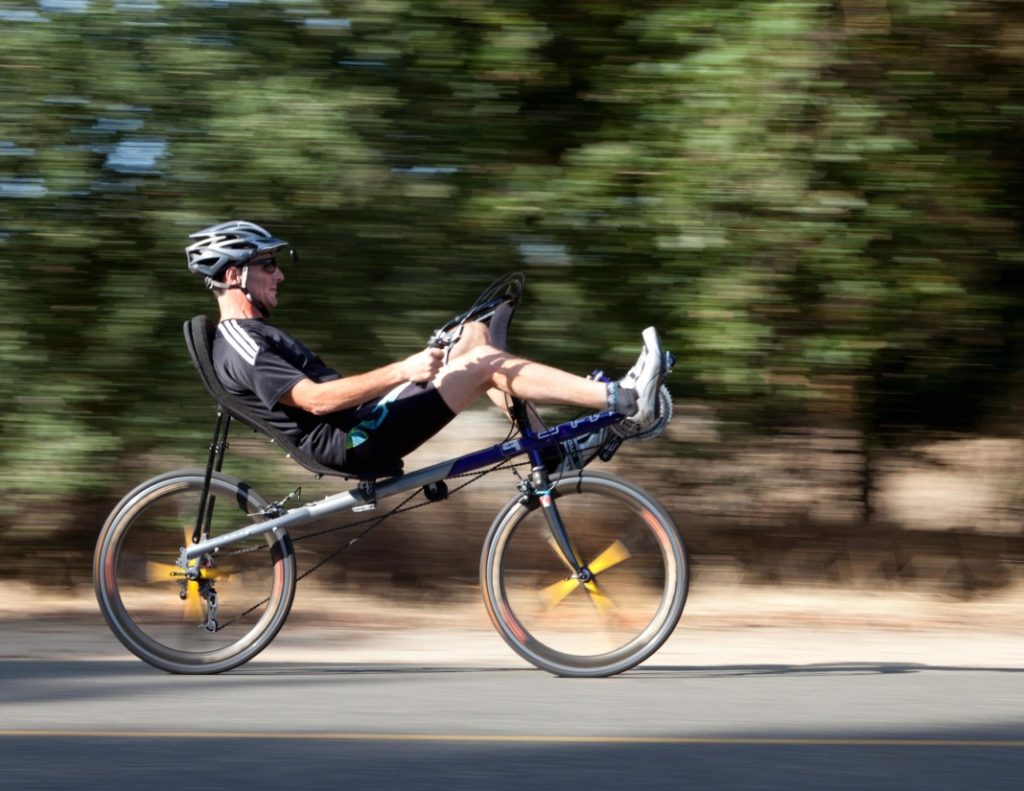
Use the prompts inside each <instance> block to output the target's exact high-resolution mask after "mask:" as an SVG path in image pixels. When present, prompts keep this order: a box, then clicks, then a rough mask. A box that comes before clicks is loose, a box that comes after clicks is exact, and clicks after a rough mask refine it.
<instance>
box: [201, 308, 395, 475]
mask: <svg viewBox="0 0 1024 791" xmlns="http://www.w3.org/2000/svg"><path fill="white" fill-rule="evenodd" d="M182 329H183V330H184V333H185V345H186V346H187V347H188V353H189V356H190V357H191V358H192V364H193V365H194V366H195V367H196V371H197V372H198V373H199V380H200V381H201V382H202V383H203V387H205V388H206V392H207V393H209V394H210V397H211V398H212V399H213V400H214V401H216V402H217V403H218V404H219V405H220V408H221V409H222V410H223V411H224V412H225V413H227V414H228V415H230V416H231V417H233V418H234V419H236V420H239V421H241V422H242V423H244V424H245V425H247V426H249V428H251V429H253V430H254V431H258V432H259V433H260V434H263V435H264V436H266V437H268V438H269V439H270V440H272V441H273V442H274V443H276V444H277V445H279V446H280V447H281V449H282V450H284V452H285V453H287V454H288V456H289V457H290V458H292V459H294V460H295V461H296V462H298V463H299V464H301V465H302V466H303V467H305V468H306V469H307V470H309V471H310V472H312V473H313V474H315V475H317V476H321V475H336V476H340V477H343V478H381V477H391V476H394V475H401V473H402V465H401V462H399V463H398V465H397V466H396V467H395V468H394V469H390V470H384V471H381V473H380V474H379V475H378V474H368V473H359V474H358V475H356V474H355V473H348V472H345V471H344V470H336V469H334V468H333V467H327V466H325V465H323V464H321V463H320V462H318V461H317V460H316V459H314V458H313V457H312V456H311V455H310V454H308V453H307V452H306V451H304V450H302V449H301V448H300V447H298V446H297V445H296V444H295V443H294V442H292V440H291V438H290V437H288V436H287V435H286V434H284V433H282V432H281V431H280V430H279V429H277V428H276V427H274V426H273V425H271V424H270V423H267V422H266V421H265V420H262V419H261V418H259V417H258V416H256V415H254V414H253V413H252V412H251V411H250V410H249V408H248V406H247V405H246V404H245V403H243V402H242V401H241V400H240V399H238V398H237V397H235V396H234V395H232V394H231V393H229V392H228V391H227V389H226V388H225V387H224V385H223V384H221V382H220V380H219V379H218V378H217V373H216V371H215V370H214V368H213V339H214V336H215V335H216V333H217V325H216V324H214V323H213V322H212V321H211V320H210V319H209V318H208V317H207V316H203V315H199V316H195V317H193V318H192V319H190V320H189V321H186V322H185V324H184V326H183V328H182Z"/></svg>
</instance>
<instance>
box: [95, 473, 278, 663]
mask: <svg viewBox="0 0 1024 791" xmlns="http://www.w3.org/2000/svg"><path fill="white" fill-rule="evenodd" d="M205 474H206V471H205V470H177V471H175V472H170V473H167V474H165V475H160V476H158V477H156V478H153V479H151V480H149V481H146V482H145V483H143V484H141V485H140V486H138V487H136V488H135V489H134V490H133V491H131V492H130V493H129V494H128V495H126V496H125V497H124V499H123V500H121V502H120V503H118V505H117V507H116V508H115V509H114V510H113V511H112V512H111V514H110V516H109V517H108V518H107V521H106V523H105V524H104V526H103V530H102V532H101V533H100V537H99V541H98V542H97V545H96V554H95V557H94V561H93V578H94V583H95V587H96V598H97V600H98V601H99V605H100V610H102V612H103V615H104V617H105V618H106V619H107V623H108V624H109V625H110V628H111V630H113V632H114V634H115V635H116V636H117V638H118V639H119V640H120V641H121V642H122V643H124V645H125V646H126V647H127V648H128V649H129V650H130V651H131V652H132V653H134V654H135V655H136V656H138V657H139V658H140V659H142V660H144V661H146V662H148V663H149V664H151V665H153V666H154V667H157V668H160V669H161V670H166V671H168V672H171V673H220V672H222V671H225V670H230V669H231V668H233V667H237V666H238V665H241V664H242V663H244V662H247V661H248V660H250V659H252V658H253V657H254V656H256V654H258V653H259V652H260V651H262V650H263V649H264V648H265V647H266V646H267V645H268V644H269V643H270V641H271V640H272V639H273V638H274V636H275V635H276V634H277V632H278V631H279V630H280V628H281V626H283V625H284V621H285V618H287V616H288V611H289V609H290V608H291V604H292V598H293V597H294V594H295V584H296V567H295V554H294V552H293V550H292V546H291V542H290V540H289V539H288V535H287V533H284V532H283V531H273V532H268V533H265V534H263V535H260V536H254V537H252V538H250V539H246V540H244V541H242V542H239V543H235V544H230V545H228V546H225V547H223V548H222V549H221V550H220V551H219V552H215V553H211V554H210V555H204V556H202V557H200V558H197V559H196V560H195V561H194V564H195V566H194V568H193V569H192V572H193V576H194V577H197V578H196V579H188V578H187V577H186V576H185V574H184V572H183V570H182V568H181V567H180V566H178V565H177V564H178V558H179V553H180V548H181V547H182V546H185V545H187V544H188V543H189V542H190V541H191V539H192V534H193V530H194V529H195V525H196V518H197V515H198V512H199V503H200V499H201V498H202V492H203V479H204V476H205ZM210 495H211V500H210V503H211V505H210V508H212V509H213V511H212V514H211V515H210V519H209V522H208V524H209V530H208V532H207V533H206V535H208V536H210V537H216V536H218V535H222V534H224V533H226V532H228V531H231V530H234V529H237V528H240V527H245V526H247V525H249V524H252V522H253V520H254V519H259V517H256V516H255V515H256V514H258V513H259V512H260V511H261V510H262V509H263V508H265V507H266V506H267V501H266V500H264V499H263V498H262V497H261V496H260V495H259V494H258V493H257V492H255V491H254V490H252V489H250V488H249V487H248V486H247V485H246V484H244V483H242V482H241V481H238V480H236V479H235V478H232V477H230V476H227V475H224V474H222V473H214V474H213V477H212V478H211V480H210ZM190 565H192V564H190ZM196 569H198V574H196V573H195V571H196Z"/></svg>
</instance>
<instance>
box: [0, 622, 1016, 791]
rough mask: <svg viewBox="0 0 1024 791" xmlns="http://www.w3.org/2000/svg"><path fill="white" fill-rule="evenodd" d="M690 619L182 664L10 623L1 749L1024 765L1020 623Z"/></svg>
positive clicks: (893, 783) (86, 632) (696, 769)
mask: <svg viewBox="0 0 1024 791" xmlns="http://www.w3.org/2000/svg"><path fill="white" fill-rule="evenodd" d="M685 620H686V619H685V617H684V625H683V627H681V628H680V630H679V631H678V632H677V634H676V635H675V636H674V637H673V638H672V640H670V641H669V643H668V644H666V646H665V647H664V648H663V649H662V651H661V652H659V654H657V655H656V656H655V657H654V658H653V659H652V660H650V661H649V662H648V663H646V664H645V665H643V666H641V667H640V668H637V669H636V670H633V671H631V672H629V673H626V674H623V675H621V676H617V677H615V678H611V679H586V680H573V679H559V678H554V677H552V676H549V675H547V674H545V673H543V672H540V671H536V670H533V669H530V668H528V667H527V666H526V665H524V664H523V663H522V662H521V661H520V660H519V659H518V658H517V657H515V656H514V655H513V654H512V653H511V652H510V651H509V650H508V649H507V648H506V647H505V646H504V644H503V643H502V642H501V640H500V639H499V638H498V637H497V635H495V634H494V633H493V632H490V631H488V630H487V629H483V628H479V629H478V628H475V627H473V628H469V627H460V628H456V627H453V626H451V625H447V626H445V625H440V624H437V623H433V624H431V623H426V624H423V625H421V626H419V627H415V628H401V629H399V628H393V629H389V630H379V631H374V630H368V629H365V628H354V627H350V626H345V627H339V626H335V627H333V628H324V627H321V628H314V627H312V626H309V625H305V626H304V625H302V624H301V623H299V624H297V625H295V626H294V627H292V626H291V625H289V627H286V629H285V631H284V632H282V634H281V636H280V637H279V638H278V640H277V641H276V642H275V644H274V645H273V646H271V648H270V649H268V650H267V651H266V652H264V654H263V655H261V656H260V657H258V658H257V659H256V660H254V661H253V662H250V663H249V664H248V665H246V666H244V667H243V668H240V669H238V670H236V671H233V672H231V673H228V674H224V675H220V676H200V677H181V676H171V675H167V674H164V673H161V672H158V671H155V670H153V669H151V668H149V667H147V666H146V665H144V664H142V663H141V662H140V661H138V660H136V659H134V658H133V657H131V656H130V655H128V654H127V652H126V651H124V649H123V648H121V646H120V644H119V643H117V642H116V640H114V639H113V637H111V636H110V634H109V632H108V631H107V630H106V628H105V626H104V625H103V624H102V621H100V620H99V619H98V618H97V617H95V616H88V615H85V614H83V615H79V616H76V617H74V618H71V619H46V620H24V619H19V620H8V621H5V622H3V623H2V625H0V635H2V637H0V639H2V643H0V646H2V647H0V712H2V718H0V765H2V767H3V772H2V776H3V780H4V782H3V785H4V786H5V787H10V788H12V789H21V788H86V789H93V788H96V789H99V788H104V789H107V788H111V787H118V788H143V787H145V788H149V787H152V786H154V785H156V784H161V785H163V784H167V783H174V784H188V785H196V786H201V787H202V788H205V789H215V788H247V789H248V788H280V787H281V786H282V785H283V784H285V783H288V784H292V785H294V786H296V787H299V788H328V787H329V788H341V787H343V788H373V789H392V788H394V789H398V788H402V789H408V788H416V789H419V788H423V789H434V788H437V789H471V788H472V789H480V788H487V789H495V788H497V789H506V788H507V789H512V788H515V789H529V788H549V787H555V786H556V785H557V786H562V785H566V784H572V785H580V786H583V787H586V788H588V789H590V788H601V789H604V788H608V789H611V788H624V787H625V788H632V787H635V788H673V789H674V788H684V787H690V788H744V789H816V788H843V789H845V788H850V789H866V788H871V789H877V788H893V789H896V788H899V789H907V788H927V789H1015V791H1016V789H1020V788H1021V787H1024V683H1022V682H1024V676H1022V672H1024V637H1021V636H1020V634H1019V633H1017V634H999V633H995V632H992V633H987V632H967V631H964V630H963V629H962V628H959V629H947V630H943V629H926V630H920V631H915V630H894V629H878V628H874V627H871V626H869V625H863V624H862V625H859V626H856V627H848V628H826V627H821V626H818V627H813V626H808V625H806V624H803V625H799V626H794V627H785V626H768V627H761V628H752V627H747V628H742V627H726V626H722V625H721V624H719V625H718V626H717V627H710V626H709V625H708V624H704V625H698V627H697V628H686V624H685Z"/></svg>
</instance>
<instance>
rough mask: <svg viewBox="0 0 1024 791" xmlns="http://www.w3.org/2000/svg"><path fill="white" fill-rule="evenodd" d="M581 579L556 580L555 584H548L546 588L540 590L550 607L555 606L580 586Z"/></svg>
mask: <svg viewBox="0 0 1024 791" xmlns="http://www.w3.org/2000/svg"><path fill="white" fill-rule="evenodd" d="M579 584H580V581H579V580H578V579H569V580H562V581H561V582H556V583H555V584H554V585H548V587H546V588H545V589H544V590H542V591H541V592H540V595H541V597H542V598H543V599H545V600H546V601H547V603H548V607H554V606H555V605H557V604H560V603H561V601H562V599H564V598H565V597H566V596H568V595H569V594H570V593H572V592H573V591H574V590H576V588H578V587H579Z"/></svg>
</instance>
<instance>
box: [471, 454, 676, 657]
mask: <svg viewBox="0 0 1024 791" xmlns="http://www.w3.org/2000/svg"><path fill="white" fill-rule="evenodd" d="M552 496H553V498H554V503H555V507H557V509H558V512H559V514H560V516H561V519H562V522H563V523H564V525H565V529H566V532H567V534H568V536H569V539H570V542H571V544H572V546H573V549H574V550H575V552H576V555H577V558H578V559H579V561H580V562H581V563H582V564H584V566H585V572H586V573H585V575H584V579H580V577H579V576H578V575H576V574H575V573H574V571H573V570H572V568H571V567H570V566H569V565H568V564H567V563H566V561H565V560H564V559H563V558H562V553H561V552H560V551H559V550H558V547H557V544H556V543H555V541H554V538H553V536H552V533H551V530H550V529H549V527H548V521H547V519H546V518H545V516H544V514H543V512H542V508H541V507H540V504H539V502H538V501H537V499H536V498H534V499H532V500H525V501H524V500H523V499H521V498H520V499H514V500H512V501H511V502H509V503H508V505H506V506H505V508H504V510H503V511H502V512H501V513H500V514H499V515H498V517H497V518H496V519H495V521H494V524H493V525H492V526H491V529H490V532H489V533H488V535H487V539H486V540H485V542H484V549H483V555H482V557H481V561H480V576H481V583H482V584H481V588H482V590H483V595H484V603H485V604H486V606H487V612H488V614H489V615H490V617H491V621H492V622H493V623H494V626H495V627H496V628H497V630H498V632H499V633H500V634H501V635H502V637H503V638H504V639H505V641H506V642H507V643H508V644H509V645H510V646H511V647H512V649H513V650H515V652H516V653H518V654H519V655H520V656H522V657H523V658H524V659H526V660H527V661H528V662H530V663H532V664H533V665H535V666H537V667H539V668H541V669H542V670H547V671H549V672H551V673H554V674H555V675H559V676H589V677H594V676H611V675H614V674H616V673H621V672H622V671H624V670H628V669H629V668H631V667H634V666H635V665H637V664H639V663H640V662H642V661H643V660H645V659H647V658H648V657H650V656H651V655H652V654H653V653H654V652H655V651H657V650H658V649H659V648H660V647H661V645H662V644H663V643H664V642H665V641H666V640H667V639H668V638H669V636H670V635H671V634H672V631H673V630H674V629H675V626H676V623H677V622H678V621H679V617H680V615H681V614H682V612H683V606H684V605H685V603H686V593H687V589H688V585H689V572H688V562H687V555H686V547H685V546H684V544H683V541H682V538H680V536H679V532H678V530H677V529H676V526H675V524H674V523H673V521H672V518H671V517H670V516H669V515H668V513H667V512H666V511H665V509H664V508H663V507H662V506H661V505H660V504H659V503H658V502H657V501H656V500H655V499H654V498H653V497H651V496H650V495H648V494H647V493H645V492H644V491H643V490H642V489H639V488H638V487H636V486H634V485H632V484H630V483H628V482H627V481H624V480H622V479H621V478H618V477H617V476H614V475H607V474H602V473H598V472H589V471H588V472H583V473H582V474H578V475H569V476H567V477H565V478H562V479H560V480H558V481H556V482H555V483H554V484H553V487H552Z"/></svg>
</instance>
